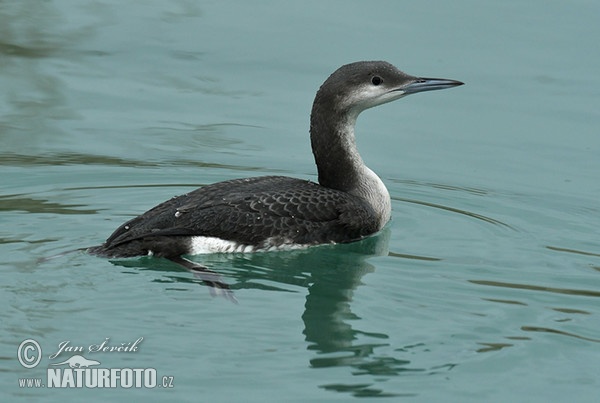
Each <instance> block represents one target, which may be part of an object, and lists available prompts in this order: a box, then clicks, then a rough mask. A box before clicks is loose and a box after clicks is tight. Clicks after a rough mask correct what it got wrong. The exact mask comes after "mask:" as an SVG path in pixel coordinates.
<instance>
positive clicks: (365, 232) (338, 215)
mask: <svg viewBox="0 0 600 403" xmlns="http://www.w3.org/2000/svg"><path fill="white" fill-rule="evenodd" d="M462 84H463V83H462V82H460V81H455V80H446V79H437V78H419V77H414V76H411V75H408V74H405V73H403V72H402V71H400V70H398V69H397V68H396V67H394V66H393V65H391V64H389V63H387V62H382V61H369V62H356V63H351V64H347V65H345V66H342V67H340V68H339V69H337V70H336V71H335V72H334V73H333V74H331V76H329V78H328V79H327V80H326V81H325V82H324V83H323V85H322V86H321V87H320V88H319V90H318V92H317V95H316V97H315V100H314V104H313V107H312V112H311V116H310V139H311V144H312V151H313V154H314V157H315V162H316V165H317V170H318V175H319V183H318V184H317V183H314V182H311V181H307V180H302V179H296V178H290V177H285V176H262V177H254V178H246V179H235V180H229V181H225V182H219V183H215V184H212V185H207V186H204V187H202V188H199V189H196V190H194V191H192V192H190V193H187V194H184V195H181V196H177V197H174V198H172V199H170V200H167V201H165V202H164V203H161V204H159V205H158V206H156V207H154V208H152V209H150V210H148V211H147V212H145V213H144V214H142V215H140V216H138V217H136V218H134V219H132V220H130V221H128V222H126V223H125V224H123V225H121V226H120V227H119V228H117V230H116V231H115V232H114V233H113V234H112V235H111V236H110V237H109V238H108V239H107V240H106V242H104V243H103V244H102V245H99V246H94V247H91V248H88V249H87V250H88V252H89V253H92V254H95V255H99V256H104V257H109V258H119V257H133V256H141V255H153V256H158V257H165V258H167V259H170V260H172V261H174V262H177V263H180V264H183V265H184V266H186V267H189V265H187V264H186V262H187V263H189V261H187V260H185V259H183V258H182V257H181V256H182V255H195V254H200V253H212V252H254V251H267V250H274V249H289V248H295V247H304V246H310V245H318V244H325V243H342V242H353V241H358V240H360V239H362V238H364V237H366V236H369V235H372V234H374V233H376V232H378V231H379V230H381V229H382V228H383V226H384V225H385V224H386V223H387V222H388V221H389V219H390V214H391V201H390V195H389V193H388V191H387V189H386V187H385V185H384V184H383V182H382V181H381V179H379V177H378V176H377V175H376V174H375V173H374V172H373V171H371V170H370V169H369V168H368V167H367V166H366V165H365V164H364V162H363V160H362V158H361V157H360V154H359V153H358V150H357V148H356V142H355V138H354V125H355V122H356V118H357V117H358V115H359V114H360V113H361V112H362V111H364V110H365V109H368V108H371V107H373V106H377V105H381V104H384V103H387V102H391V101H394V100H396V99H399V98H402V97H404V96H406V95H409V94H414V93H417V92H423V91H431V90H439V89H444V88H451V87H456V86H459V85H462Z"/></svg>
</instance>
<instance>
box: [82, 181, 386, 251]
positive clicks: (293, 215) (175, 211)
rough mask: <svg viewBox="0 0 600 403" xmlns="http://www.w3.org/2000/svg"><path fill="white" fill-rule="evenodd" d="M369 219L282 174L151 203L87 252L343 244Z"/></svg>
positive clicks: (369, 229) (357, 203) (350, 203)
mask: <svg viewBox="0 0 600 403" xmlns="http://www.w3.org/2000/svg"><path fill="white" fill-rule="evenodd" d="M374 215H375V213H374V211H373V209H372V208H370V206H369V205H367V204H366V203H364V202H363V201H362V200H361V199H359V198H357V197H356V196H353V195H351V194H348V193H344V192H341V191H339V190H334V189H329V188H326V187H323V186H319V185H317V184H316V183H314V182H310V181H305V180H301V179H295V178H288V177H285V176H264V177H256V178H248V179H234V180H230V181H225V182H219V183H215V184H212V185H208V186H204V187H202V188H200V189H197V190H194V191H193V192H191V193H187V194H184V195H181V196H177V197H174V198H172V199H170V200H168V201H166V202H164V203H161V204H159V205H158V206H156V207H154V208H153V209H151V210H149V211H147V212H145V213H144V214H142V215H140V216H138V217H136V218H134V219H132V220H130V221H128V222H126V223H125V224H123V225H121V226H120V227H119V228H117V230H116V231H115V232H114V233H113V234H112V235H111V236H110V237H109V238H108V239H107V240H106V242H105V243H104V244H103V245H101V246H97V247H92V248H90V249H89V252H90V253H93V254H96V255H101V256H106V257H131V256H139V255H146V254H148V251H153V254H154V255H156V256H167V257H168V256H177V255H182V254H186V253H188V252H189V251H188V249H189V247H190V246H189V242H186V239H187V238H189V237H190V236H194V235H203V236H211V237H217V238H222V239H227V240H231V241H234V242H236V243H239V244H242V245H255V246H256V247H257V249H267V248H269V247H278V246H282V245H284V244H302V245H315V244H320V243H330V242H351V241H356V240H358V239H361V238H362V237H364V236H366V235H370V234H372V233H374V232H376V231H377V230H378V228H377V226H376V225H375V224H374V223H375V222H376V220H375V219H374ZM267 242H268V243H267ZM157 245H160V246H159V247H157Z"/></svg>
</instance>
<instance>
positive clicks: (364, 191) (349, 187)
mask: <svg viewBox="0 0 600 403" xmlns="http://www.w3.org/2000/svg"><path fill="white" fill-rule="evenodd" d="M357 116H358V113H353V112H347V113H341V112H339V111H334V110H322V109H321V108H320V107H319V105H315V106H313V111H312V114H311V124H310V138H311V145H312V150H313V154H314V156H315V162H316V164H317V170H318V173H319V184H320V185H322V186H325V187H328V188H332V189H337V190H341V191H344V192H347V193H350V194H353V195H355V196H358V197H360V198H361V199H363V200H364V201H366V202H367V203H368V204H369V205H370V206H371V207H372V208H373V209H374V211H375V213H376V214H377V216H378V217H379V219H380V227H383V225H385V223H386V222H387V221H388V220H389V218H390V214H391V201H390V195H389V193H388V190H387V188H386V187H385V185H384V184H383V182H382V181H381V179H380V178H379V177H378V176H377V175H376V174H375V173H374V172H373V171H371V170H370V169H369V168H368V167H367V166H366V165H365V163H364V162H363V160H362V158H361V156H360V154H359V153H358V149H357V147H356V139H355V137H354V125H355V123H356V118H357Z"/></svg>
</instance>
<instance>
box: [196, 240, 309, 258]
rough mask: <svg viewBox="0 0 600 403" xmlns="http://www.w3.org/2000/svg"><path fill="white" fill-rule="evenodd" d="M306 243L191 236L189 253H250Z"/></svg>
mask: <svg viewBox="0 0 600 403" xmlns="http://www.w3.org/2000/svg"><path fill="white" fill-rule="evenodd" d="M307 246H308V245H299V244H293V243H283V244H280V245H275V244H273V243H272V242H270V239H267V240H266V241H265V245H264V246H263V245H260V246H253V245H244V244H240V243H237V242H234V241H228V240H225V239H221V238H216V237H210V236H193V237H192V242H191V247H190V255H203V254H207V253H252V252H267V251H272V250H291V249H303V248H306V247H307Z"/></svg>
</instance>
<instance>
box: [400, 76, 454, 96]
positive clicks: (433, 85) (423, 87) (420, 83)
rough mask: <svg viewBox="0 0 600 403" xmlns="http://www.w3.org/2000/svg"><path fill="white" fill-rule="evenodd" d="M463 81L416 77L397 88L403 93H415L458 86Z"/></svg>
mask: <svg viewBox="0 0 600 403" xmlns="http://www.w3.org/2000/svg"><path fill="white" fill-rule="evenodd" d="M463 84H464V83H463V82H460V81H456V80H447V79H445V78H420V77H416V78H415V81H413V82H410V83H408V84H406V85H403V86H402V87H400V88H398V91H402V92H403V93H404V94H406V95H409V94H416V93H417V92H424V91H433V90H443V89H446V88H452V87H458V86H459V85H463Z"/></svg>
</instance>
